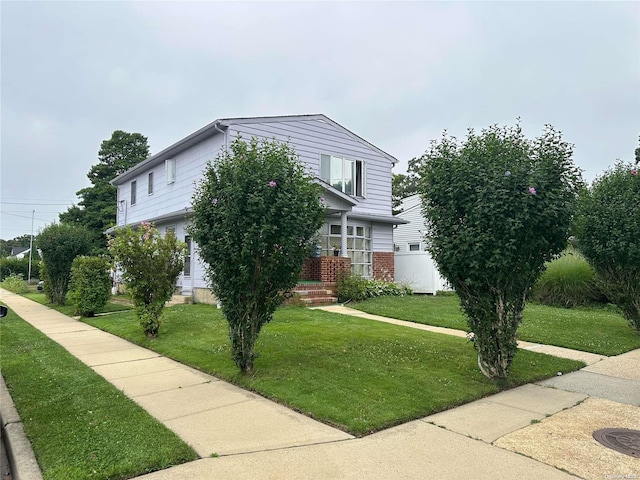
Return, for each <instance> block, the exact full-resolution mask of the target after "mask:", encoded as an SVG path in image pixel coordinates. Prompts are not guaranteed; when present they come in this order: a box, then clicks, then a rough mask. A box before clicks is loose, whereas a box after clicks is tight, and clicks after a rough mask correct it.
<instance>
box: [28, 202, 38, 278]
mask: <svg viewBox="0 0 640 480" xmlns="http://www.w3.org/2000/svg"><path fill="white" fill-rule="evenodd" d="M35 214H36V211H35V210H34V211H32V212H31V241H30V242H29V278H28V279H27V283H30V282H31V259H32V258H33V217H34V216H35Z"/></svg>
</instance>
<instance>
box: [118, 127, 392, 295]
mask: <svg viewBox="0 0 640 480" xmlns="http://www.w3.org/2000/svg"><path fill="white" fill-rule="evenodd" d="M238 135H241V136H242V138H243V139H244V140H247V141H248V140H249V139H251V138H252V137H256V138H258V139H269V140H270V139H276V140H278V141H281V142H287V141H288V142H289V143H290V144H291V145H292V146H293V147H294V148H295V151H296V153H297V154H298V155H299V158H300V161H302V162H303V163H304V164H306V165H307V167H308V168H309V171H310V173H311V174H312V175H313V176H315V177H316V179H317V181H318V182H319V183H320V185H322V187H323V188H324V197H325V203H326V204H327V216H326V222H325V225H324V226H323V227H322V228H321V231H320V232H319V238H320V247H319V248H318V249H317V252H316V256H315V257H311V258H310V259H309V260H308V261H307V263H306V265H305V268H304V271H303V277H302V279H303V280H316V281H319V282H325V283H331V282H332V281H335V275H336V273H337V272H338V271H339V270H340V269H350V270H351V272H352V273H354V274H358V275H362V276H364V277H373V278H384V279H388V280H392V279H393V276H394V252H393V250H394V248H393V227H394V225H396V224H399V223H405V222H404V221H403V220H402V219H399V218H396V217H393V216H392V214H391V169H392V167H393V165H394V164H395V163H396V162H397V160H396V159H395V158H394V157H393V156H391V155H389V154H388V153H386V152H384V151H382V150H380V149H379V148H377V147H376V146H374V145H372V144H371V143H369V142H367V141H366V140H364V139H362V138H360V137H359V136H357V135H356V134H354V133H352V132H351V131H349V130H347V129H346V128H344V127H343V126H341V125H339V124H338V123H336V122H334V121H333V120H331V119H329V118H328V117H326V116H324V115H320V114H318V115H295V116H278V117H254V118H225V119H219V120H216V121H214V122H212V123H210V124H209V125H206V126H205V127H203V128H201V129H200V130H198V131H196V132H193V133H192V134H190V135H188V136H187V137H185V138H183V139H181V140H179V141H178V142H176V143H174V144H173V145H171V146H169V147H167V148H165V149H164V150H162V151H161V152H159V153H157V154H155V155H153V156H151V157H149V158H148V159H146V160H145V161H143V162H141V163H139V164H138V165H136V166H135V167H133V168H131V169H130V170H128V171H127V172H125V173H123V174H121V175H120V176H118V177H116V178H115V179H114V180H113V181H112V183H113V184H114V185H115V186H116V187H117V189H118V199H117V202H118V213H117V226H116V228H118V227H122V226H124V225H138V224H140V222H143V221H148V222H153V223H154V224H155V225H156V227H158V229H159V230H160V231H161V232H166V231H169V230H172V231H174V232H175V234H176V235H177V237H178V238H179V239H180V240H183V241H184V242H186V244H187V246H188V248H189V254H188V256H187V258H186V262H185V268H184V272H183V273H182V275H181V277H180V278H179V281H178V287H179V288H180V289H181V290H182V293H183V294H184V295H193V296H194V299H195V301H201V300H203V299H204V298H205V297H206V296H207V295H208V284H207V282H206V279H205V278H204V268H203V264H202V262H201V260H200V259H199V258H198V249H197V245H195V244H194V242H192V241H191V239H190V238H189V234H188V232H187V228H186V227H187V225H188V223H189V217H190V215H191V211H192V210H191V201H192V196H193V193H194V189H195V185H196V184H197V183H198V182H199V181H200V179H201V176H202V172H203V170H204V167H205V165H206V163H207V162H208V161H214V160H215V158H216V156H217V155H218V153H220V152H221V151H222V150H223V149H225V148H227V147H228V146H229V145H230V143H231V142H232V141H233V140H234V139H235V138H236V137H237V136H238Z"/></svg>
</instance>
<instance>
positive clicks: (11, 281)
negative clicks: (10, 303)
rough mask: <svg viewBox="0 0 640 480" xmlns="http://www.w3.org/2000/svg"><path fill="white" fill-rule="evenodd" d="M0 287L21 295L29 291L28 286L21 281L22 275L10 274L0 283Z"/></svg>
mask: <svg viewBox="0 0 640 480" xmlns="http://www.w3.org/2000/svg"><path fill="white" fill-rule="evenodd" d="M0 287H2V288H4V289H5V290H9V291H10V292H13V293H18V294H23V293H27V292H28V291H29V285H27V282H25V281H24V280H23V279H22V274H20V273H12V274H11V275H8V276H7V277H5V279H4V280H2V282H0Z"/></svg>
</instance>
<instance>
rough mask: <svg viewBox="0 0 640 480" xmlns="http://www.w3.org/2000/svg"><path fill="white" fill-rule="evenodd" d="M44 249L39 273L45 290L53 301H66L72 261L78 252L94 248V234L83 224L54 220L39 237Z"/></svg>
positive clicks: (80, 253)
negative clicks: (92, 236) (92, 244)
mask: <svg viewBox="0 0 640 480" xmlns="http://www.w3.org/2000/svg"><path fill="white" fill-rule="evenodd" d="M37 246H38V249H40V250H41V251H42V264H41V269H40V277H41V279H42V280H44V293H45V294H46V296H47V298H48V299H49V301H50V302H51V303H53V304H54V305H64V302H65V299H66V297H67V291H68V289H69V280H70V277H71V264H72V263H73V259H74V258H76V257H77V256H78V255H86V254H87V253H89V249H90V248H91V234H90V232H89V231H88V230H87V229H85V228H84V227H77V226H73V225H58V224H55V223H54V224H52V225H49V226H48V227H46V228H45V229H44V230H42V231H41V232H40V233H39V234H38V237H37Z"/></svg>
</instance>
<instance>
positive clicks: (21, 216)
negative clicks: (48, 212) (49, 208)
mask: <svg viewBox="0 0 640 480" xmlns="http://www.w3.org/2000/svg"><path fill="white" fill-rule="evenodd" d="M0 213H4V214H5V215H11V216H12V217H20V218H29V219H31V215H29V216H28V217H27V216H26V215H17V214H15V213H9V212H0ZM43 213H44V212H43ZM35 220H40V221H41V222H50V221H51V220H45V219H44V218H36V219H35Z"/></svg>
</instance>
